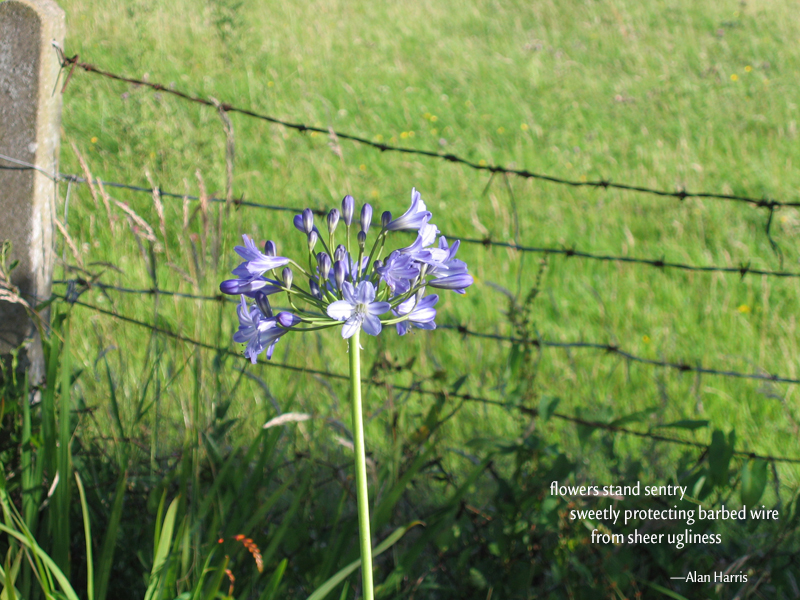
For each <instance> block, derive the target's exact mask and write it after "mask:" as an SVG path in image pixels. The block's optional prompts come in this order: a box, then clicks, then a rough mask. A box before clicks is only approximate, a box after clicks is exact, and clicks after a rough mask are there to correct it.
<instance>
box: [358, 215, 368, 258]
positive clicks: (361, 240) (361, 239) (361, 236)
mask: <svg viewBox="0 0 800 600" xmlns="http://www.w3.org/2000/svg"><path fill="white" fill-rule="evenodd" d="M365 206H369V204H366V205H365ZM366 245H367V234H366V232H364V231H359V232H358V247H359V248H361V249H362V250H363V249H364V247H365V246H366Z"/></svg>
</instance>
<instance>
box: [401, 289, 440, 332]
mask: <svg viewBox="0 0 800 600" xmlns="http://www.w3.org/2000/svg"><path fill="white" fill-rule="evenodd" d="M438 301H439V296H437V295H436V294H432V295H431V296H425V297H424V298H423V299H422V300H420V301H419V302H417V298H416V296H412V297H411V298H409V299H408V300H406V301H405V302H403V303H402V304H399V305H398V306H397V309H395V310H394V311H392V312H393V313H394V314H395V315H396V316H398V317H402V316H404V315H408V320H407V321H400V322H399V323H397V333H398V334H400V335H405V334H406V333H407V332H408V330H409V329H411V327H412V325H413V326H414V327H419V328H420V329H436V323H434V322H433V320H434V319H435V318H436V309H435V308H433V307H434V305H435V304H436V303H437V302H438ZM415 304H416V305H415Z"/></svg>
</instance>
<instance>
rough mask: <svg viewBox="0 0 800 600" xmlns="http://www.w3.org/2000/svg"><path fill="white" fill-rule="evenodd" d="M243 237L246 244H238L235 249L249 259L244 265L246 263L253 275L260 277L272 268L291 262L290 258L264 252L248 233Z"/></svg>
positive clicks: (248, 270)
mask: <svg viewBox="0 0 800 600" xmlns="http://www.w3.org/2000/svg"><path fill="white" fill-rule="evenodd" d="M242 239H243V240H244V246H236V247H235V248H234V250H236V253H237V254H238V255H239V256H241V257H242V258H243V259H245V260H246V261H247V262H246V263H244V265H246V266H245V268H246V269H247V272H248V273H249V274H250V276H251V277H258V276H260V275H263V274H264V273H266V272H267V271H269V270H270V269H275V268H277V267H282V266H283V265H286V264H288V263H289V259H288V258H284V257H282V256H267V255H266V254H264V253H262V252H261V251H260V250H259V249H258V248H256V245H255V243H253V240H251V239H250V237H249V236H248V235H247V234H245V235H243V236H242ZM241 266H243V265H240V267H241ZM236 274H237V273H236V272H235V271H234V275H236Z"/></svg>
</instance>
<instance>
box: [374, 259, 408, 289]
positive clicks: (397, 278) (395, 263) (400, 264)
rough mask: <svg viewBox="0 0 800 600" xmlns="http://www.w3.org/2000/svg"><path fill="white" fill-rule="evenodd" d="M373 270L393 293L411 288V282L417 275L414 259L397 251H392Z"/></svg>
mask: <svg viewBox="0 0 800 600" xmlns="http://www.w3.org/2000/svg"><path fill="white" fill-rule="evenodd" d="M375 270H376V271H377V272H378V274H379V275H380V276H381V279H383V280H384V281H385V282H386V285H388V286H389V288H390V289H391V290H392V291H393V292H394V293H395V294H405V293H406V292H407V291H408V290H410V289H411V282H412V281H414V279H416V278H417V275H419V267H418V266H417V265H416V263H415V261H414V259H413V258H412V257H411V256H409V255H408V254H402V253H400V252H397V251H394V252H392V253H391V254H390V255H389V256H388V258H387V259H386V263H385V264H384V265H383V266H382V267H376V268H375Z"/></svg>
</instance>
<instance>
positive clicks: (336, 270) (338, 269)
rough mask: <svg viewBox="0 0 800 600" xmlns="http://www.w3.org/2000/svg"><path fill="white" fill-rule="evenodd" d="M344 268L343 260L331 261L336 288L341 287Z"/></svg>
mask: <svg viewBox="0 0 800 600" xmlns="http://www.w3.org/2000/svg"><path fill="white" fill-rule="evenodd" d="M345 273H346V270H345V266H344V261H343V260H337V261H334V263H333V278H334V279H336V289H339V290H340V289H342V283H344V276H345Z"/></svg>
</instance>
